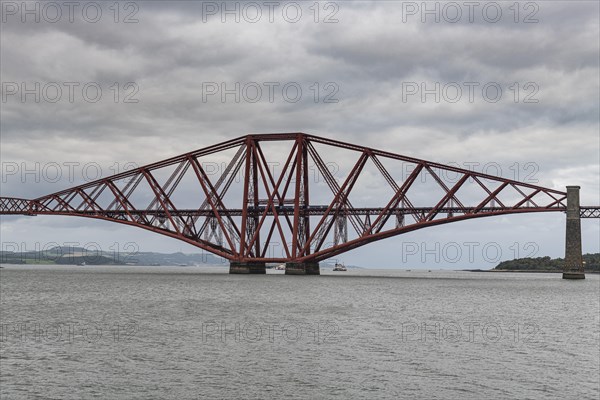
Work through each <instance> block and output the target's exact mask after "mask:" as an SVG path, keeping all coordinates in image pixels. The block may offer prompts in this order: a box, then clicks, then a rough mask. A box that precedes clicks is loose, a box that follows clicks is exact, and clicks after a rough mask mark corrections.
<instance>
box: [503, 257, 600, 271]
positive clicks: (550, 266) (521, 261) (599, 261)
mask: <svg viewBox="0 0 600 400" xmlns="http://www.w3.org/2000/svg"><path fill="white" fill-rule="evenodd" d="M583 261H584V262H585V270H586V271H588V272H599V271H600V253H595V254H584V255H583ZM564 263H565V260H564V258H550V257H536V258H517V259H515V260H509V261H502V262H501V263H500V264H498V265H497V266H496V268H494V269H495V270H501V271H506V270H510V271H562V269H563V265H564Z"/></svg>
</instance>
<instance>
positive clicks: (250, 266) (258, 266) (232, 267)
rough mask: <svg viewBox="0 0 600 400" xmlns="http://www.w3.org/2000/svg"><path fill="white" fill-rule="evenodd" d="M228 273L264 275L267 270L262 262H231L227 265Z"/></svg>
mask: <svg viewBox="0 0 600 400" xmlns="http://www.w3.org/2000/svg"><path fill="white" fill-rule="evenodd" d="M229 273H230V274H266V273H267V270H266V268H265V263H264V262H256V261H249V262H238V261H232V262H230V263H229Z"/></svg>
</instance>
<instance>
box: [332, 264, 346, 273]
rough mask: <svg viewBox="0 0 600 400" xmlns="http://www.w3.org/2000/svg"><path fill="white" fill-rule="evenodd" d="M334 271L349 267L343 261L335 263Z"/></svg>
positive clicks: (344, 269)
mask: <svg viewBox="0 0 600 400" xmlns="http://www.w3.org/2000/svg"><path fill="white" fill-rule="evenodd" d="M333 270H334V271H348V269H347V268H346V266H345V265H344V264H341V263H335V266H334V267H333Z"/></svg>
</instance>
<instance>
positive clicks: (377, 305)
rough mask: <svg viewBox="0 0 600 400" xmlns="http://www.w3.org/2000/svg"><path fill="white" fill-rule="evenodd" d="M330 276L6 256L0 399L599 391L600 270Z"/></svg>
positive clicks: (573, 395) (545, 395)
mask: <svg viewBox="0 0 600 400" xmlns="http://www.w3.org/2000/svg"><path fill="white" fill-rule="evenodd" d="M270 272H271V271H270ZM322 273H323V275H321V276H285V275H282V274H276V273H269V274H267V275H262V276H242V275H228V274H227V269H226V268H223V267H141V266H127V267H97V266H94V267H89V266H88V267H84V266H82V267H75V266H72V267H66V266H65V267H58V266H13V265H4V268H3V269H1V270H0V310H1V314H0V320H1V325H2V330H1V337H0V398H2V399H94V398H97V399H200V398H211V399H212V398H232V399H238V398H251V399H268V398H278V399H279V398H292V399H296V398H297V399H329V398H332V399H333V398H337V399H375V398H389V399H517V398H518V399H594V400H596V399H598V398H599V397H600V388H599V385H600V382H599V379H600V375H599V372H600V280H599V276H598V275H591V274H588V275H587V279H586V280H584V281H565V280H562V279H561V276H560V274H539V273H538V274H533V273H532V274H528V273H476V272H457V271H432V272H428V271H417V270H413V271H399V270H367V269H364V270H350V271H348V272H332V271H331V270H324V269H323V270H322Z"/></svg>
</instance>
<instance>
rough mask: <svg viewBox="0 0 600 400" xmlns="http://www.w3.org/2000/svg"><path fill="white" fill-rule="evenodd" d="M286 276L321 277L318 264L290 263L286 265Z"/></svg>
mask: <svg viewBox="0 0 600 400" xmlns="http://www.w3.org/2000/svg"><path fill="white" fill-rule="evenodd" d="M285 274H286V275H321V269H320V268H319V263H318V262H288V263H285Z"/></svg>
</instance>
